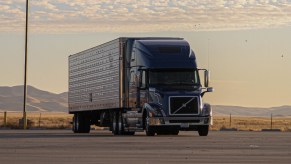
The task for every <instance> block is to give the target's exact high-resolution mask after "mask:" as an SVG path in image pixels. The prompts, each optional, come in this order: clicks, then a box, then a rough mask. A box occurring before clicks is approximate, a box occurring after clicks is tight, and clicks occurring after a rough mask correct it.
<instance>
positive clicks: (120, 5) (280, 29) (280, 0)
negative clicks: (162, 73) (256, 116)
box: [0, 0, 291, 107]
mask: <svg viewBox="0 0 291 164" xmlns="http://www.w3.org/2000/svg"><path fill="white" fill-rule="evenodd" d="M24 32H25V0H0V75H1V78H0V86H15V85H23V78H24V40H25V39H24V36H25V33H24ZM126 36H130V37H133V36H157V37H158V36H162V37H167V36H169V37H182V38H185V40H187V41H188V42H189V43H190V45H191V48H192V49H193V50H194V52H195V53H196V56H197V62H198V66H199V68H207V69H210V71H211V86H212V87H214V89H215V91H214V92H213V93H208V94H206V95H205V101H207V102H209V103H211V104H214V105H235V106H246V107H273V106H282V105H291V46H290V43H291V0H257V1H255V0H236V1H222V0H216V1H215V0H205V1H200V0H143V1H139V0H110V1H108V0H98V1H96V0H86V1H84V0H30V10H29V39H28V40H29V43H28V44H29V46H28V55H29V56H28V84H29V85H32V86H35V87H37V88H39V89H42V90H47V91H50V92H54V93H61V92H65V91H67V90H68V56H69V55H71V54H74V53H77V52H79V51H82V50H85V49H88V48H91V47H94V46H97V45H99V44H101V43H104V42H107V41H110V40H113V39H115V38H118V37H126Z"/></svg>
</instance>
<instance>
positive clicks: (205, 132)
mask: <svg viewBox="0 0 291 164" xmlns="http://www.w3.org/2000/svg"><path fill="white" fill-rule="evenodd" d="M208 131H209V125H202V126H199V127H198V134H199V136H207V135H208Z"/></svg>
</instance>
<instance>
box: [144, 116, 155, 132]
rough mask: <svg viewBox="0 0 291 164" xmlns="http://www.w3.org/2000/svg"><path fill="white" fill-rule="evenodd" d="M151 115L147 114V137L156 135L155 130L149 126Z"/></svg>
mask: <svg viewBox="0 0 291 164" xmlns="http://www.w3.org/2000/svg"><path fill="white" fill-rule="evenodd" d="M149 119H150V117H149V113H148V112H147V115H146V118H145V130H146V135H147V136H154V135H155V131H154V130H153V128H152V127H151V126H150V125H149Z"/></svg>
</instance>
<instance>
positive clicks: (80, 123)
mask: <svg viewBox="0 0 291 164" xmlns="http://www.w3.org/2000/svg"><path fill="white" fill-rule="evenodd" d="M72 130H73V132H74V133H89V132H90V121H89V119H88V118H86V116H85V115H84V114H81V113H75V114H74V117H73V129H72Z"/></svg>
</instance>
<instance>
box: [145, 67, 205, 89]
mask: <svg viewBox="0 0 291 164" xmlns="http://www.w3.org/2000/svg"><path fill="white" fill-rule="evenodd" d="M149 84H150V85H184V86H185V85H187V86H188V85H190V86H200V81H199V75H198V71H197V70H172V71H170V70H152V71H149Z"/></svg>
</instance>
